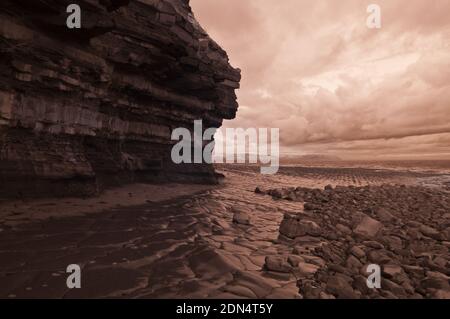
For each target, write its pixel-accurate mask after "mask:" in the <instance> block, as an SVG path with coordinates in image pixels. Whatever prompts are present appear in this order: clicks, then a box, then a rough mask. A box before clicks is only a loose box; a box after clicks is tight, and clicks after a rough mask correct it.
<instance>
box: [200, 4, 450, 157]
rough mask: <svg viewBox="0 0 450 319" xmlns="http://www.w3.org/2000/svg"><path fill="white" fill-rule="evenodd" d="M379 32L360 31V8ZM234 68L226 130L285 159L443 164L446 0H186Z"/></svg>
mask: <svg viewBox="0 0 450 319" xmlns="http://www.w3.org/2000/svg"><path fill="white" fill-rule="evenodd" d="M371 3H377V4H379V5H380V7H381V9H382V27H381V29H369V28H367V26H366V19H367V17H368V13H367V12H366V9H367V6H368V5H369V4H371ZM191 6H192V7H193V10H194V13H195V14H196V17H197V19H198V20H199V21H200V23H201V24H202V25H203V26H204V27H205V29H206V30H207V31H208V32H209V33H210V34H211V36H212V37H213V38H215V39H216V40H217V41H218V42H219V43H220V44H221V45H222V46H223V47H224V48H225V49H226V50H227V52H228V53H229V56H230V59H231V62H232V64H234V65H235V66H237V67H239V68H241V69H242V73H243V80H242V88H241V90H240V92H239V102H240V105H241V107H240V110H239V113H238V117H237V119H236V120H234V121H231V122H228V123H226V126H228V127H279V128H280V132H281V141H282V147H283V150H284V151H285V152H294V153H299V154H302V153H308V152H316V153H332V154H336V155H340V156H343V157H358V158H360V157H373V156H376V155H379V154H383V155H388V156H394V157H395V156H403V157H412V156H414V157H417V155H420V154H422V155H423V156H427V157H429V156H435V157H445V156H447V158H450V156H449V155H450V143H449V141H450V19H448V12H450V0H436V1H423V0H384V1H361V0H342V1H325V0H319V1H312V0H283V1H275V0H214V1H207V0H191Z"/></svg>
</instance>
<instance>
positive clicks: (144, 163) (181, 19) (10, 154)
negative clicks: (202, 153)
mask: <svg viewBox="0 0 450 319" xmlns="http://www.w3.org/2000/svg"><path fill="white" fill-rule="evenodd" d="M70 3H73V1H64V0H45V1H44V0H3V1H1V3H0V61H2V62H1V64H0V194H1V196H0V197H3V196H8V195H17V196H32V195H48V194H52V195H91V194H94V193H96V192H98V190H99V189H101V188H103V187H105V186H109V185H116V184H122V183H125V182H131V181H151V182H159V181H194V182H197V181H199V182H214V181H215V180H216V177H215V174H214V170H213V168H212V166H211V165H207V164H196V165H187V164H186V165H175V164H173V162H172V161H171V158H170V153H171V152H170V151H171V148H172V145H173V143H174V142H173V141H171V132H172V130H173V129H174V128H177V127H186V128H189V129H190V130H192V129H193V121H194V120H200V119H201V120H203V127H204V128H207V127H220V126H221V124H222V120H223V119H233V118H234V117H235V114H236V111H237V107H238V105H237V102H236V95H235V89H237V88H238V87H239V81H240V70H238V69H234V68H233V67H231V66H230V64H229V62H228V57H227V54H226V52H225V51H224V50H222V49H221V48H220V47H219V45H217V44H216V43H215V42H214V41H213V40H212V39H211V38H209V36H208V35H207V34H206V32H205V31H204V30H203V29H202V28H201V27H200V26H199V24H198V23H197V21H196V20H195V18H194V16H193V14H192V12H191V8H190V6H189V1H187V0H134V1H127V0H117V1H114V0H78V1H76V3H77V4H78V5H79V6H80V8H81V14H82V15H81V22H82V27H81V29H69V28H67V26H66V19H67V16H68V15H69V14H68V13H66V7H67V6H68V5H69V4H70Z"/></svg>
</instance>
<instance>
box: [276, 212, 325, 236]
mask: <svg viewBox="0 0 450 319" xmlns="http://www.w3.org/2000/svg"><path fill="white" fill-rule="evenodd" d="M280 234H282V235H284V236H286V237H288V238H296V237H301V236H305V235H310V236H320V235H321V228H320V227H319V225H317V224H316V223H315V222H314V221H312V220H308V219H305V218H303V217H302V216H296V215H290V214H285V215H284V219H283V221H282V222H281V225H280Z"/></svg>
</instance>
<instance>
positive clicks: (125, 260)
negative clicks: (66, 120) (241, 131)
mask: <svg viewBox="0 0 450 319" xmlns="http://www.w3.org/2000/svg"><path fill="white" fill-rule="evenodd" d="M219 169H220V170H221V172H223V173H224V175H225V176H226V178H225V180H224V183H223V184H222V185H219V186H215V187H202V186H195V187H193V186H192V185H171V186H170V187H169V186H164V187H163V188H161V187H160V186H152V185H130V186H126V187H123V188H120V189H115V190H110V191H107V192H106V193H105V194H103V195H102V196H101V197H100V198H93V199H84V200H83V199H70V200H69V199H58V200H54V199H52V200H40V201H32V202H27V203H23V202H14V203H10V202H8V203H2V204H1V206H0V209H1V210H0V211H1V213H0V297H2V298H28V297H29V298H74V297H82V298H101V297H122V298H305V297H308V296H313V295H311V294H309V293H308V292H307V291H306V290H305V289H304V287H303V286H302V285H303V284H302V282H304V280H305V279H308V278H311V276H312V275H314V274H315V273H319V274H320V271H322V270H323V269H324V270H327V269H328V268H327V267H329V266H330V264H331V262H330V261H329V260H328V259H327V258H326V257H324V256H323V254H322V255H321V254H320V253H319V252H318V250H317V249H316V248H317V247H320V246H321V245H320V243H321V242H323V241H328V242H331V243H336V244H339V242H340V241H339V240H333V239H329V238H327V237H326V236H325V237H323V236H322V237H319V238H317V237H316V238H313V237H314V236H309V237H308V238H302V240H300V242H298V241H297V242H296V241H294V242H292V241H289V240H288V239H286V238H283V236H281V237H280V224H281V223H282V221H283V218H284V216H285V215H286V214H288V215H289V214H292V215H298V214H303V213H306V214H309V213H310V212H309V209H310V207H306V208H305V202H308V201H311V199H302V200H286V199H283V198H276V197H273V196H267V195H261V194H257V193H255V191H254V190H255V187H257V186H259V187H261V188H265V189H277V188H286V187H298V186H302V187H305V188H323V187H324V186H326V185H329V184H331V185H332V186H338V185H341V186H348V185H354V186H358V187H362V186H365V185H371V187H372V186H373V187H378V186H379V185H385V184H403V185H407V187H420V188H421V189H422V187H423V186H420V181H421V180H429V179H430V178H431V179H435V180H437V182H433V183H431V184H432V185H431V186H429V187H428V188H427V189H431V188H430V187H439V192H441V191H442V186H439V185H441V184H439V183H440V182H441V180H442V178H441V177H442V176H441V175H442V174H437V173H434V175H433V174H430V173H426V174H425V173H424V174H420V173H408V172H401V173H398V172H392V171H391V172H390V173H389V172H386V171H374V170H370V169H335V168H329V169H327V168H297V169H295V168H282V169H281V170H280V174H279V175H275V176H263V175H260V174H258V173H257V170H256V169H255V168H254V167H241V166H220V167H219ZM436 185H438V186H436ZM439 194H440V195H439V196H447V195H445V194H447V193H439ZM442 194H444V195H442ZM445 198H446V197H445ZM445 203H447V202H445ZM445 209H448V207H446V208H445V207H444V210H445ZM442 214H443V215H442V216H440V217H439V218H443V216H444V215H445V214H444V213H442ZM408 216H409V215H408ZM447 220H448V219H447ZM321 226H322V225H321ZM306 239H308V240H306ZM446 240H448V239H440V243H439V247H440V248H442V247H446V246H445V242H446ZM447 243H448V242H447ZM436 245H437V244H436ZM436 247H437V246H436ZM447 247H448V246H447ZM294 249H295V251H293V250H294ZM441 255H442V254H441V253H440V256H441ZM268 257H273V258H272V260H267V258H268ZM289 257H290V259H289V261H290V263H291V264H293V263H292V261H293V260H294V261H298V263H297V266H298V265H299V263H302V264H301V265H302V267H307V270H308V271H306V272H305V271H298V269H296V267H293V268H294V269H291V268H290V267H291V266H289V267H287V268H288V269H287V271H286V269H284V268H283V267H282V266H283V265H282V264H283V262H284V260H283V258H289ZM434 257H435V256H434ZM434 257H433V258H434ZM277 258H278V259H279V258H281V259H282V260H281V261H280V263H279V264H281V267H277V262H278V261H279V260H277ZM442 258H444V259H445V258H448V257H446V256H445V255H444V257H442ZM442 258H441V259H442ZM447 260H448V259H447ZM272 261H275V266H273V264H274V263H273V262H272ZM344 262H345V261H344ZM69 264H79V265H80V266H81V267H82V288H81V289H72V290H70V289H68V288H67V287H66V278H67V275H68V274H66V273H65V269H66V267H67V265H69ZM294 264H295V262H294ZM308 267H309V268H308ZM421 267H423V269H424V271H426V270H427V269H428V268H426V267H427V266H421ZM444 268H445V263H444ZM311 269H312V270H311ZM303 270H305V269H303ZM435 271H436V270H435ZM440 273H442V270H441V272H440ZM443 275H445V276H446V274H445V273H444V274H443ZM346 276H349V274H346ZM302 280H303V281H302ZM444 281H445V279H444ZM444 288H445V287H444ZM302 289H303V290H302ZM441 290H444V291H445V289H441ZM414 293H415V292H414ZM427 293H428V292H427V291H425V292H424V295H423V296H424V297H427V296H428V295H427ZM317 297H332V294H330V293H326V292H325V291H324V293H323V294H322V295H321V296H319V295H317ZM381 297H382V296H381ZM384 297H389V295H386V296H384ZM391 297H392V296H391ZM415 297H419V296H415ZM431 297H433V296H431Z"/></svg>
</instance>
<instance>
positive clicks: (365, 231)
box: [353, 216, 383, 238]
mask: <svg viewBox="0 0 450 319" xmlns="http://www.w3.org/2000/svg"><path fill="white" fill-rule="evenodd" d="M382 228H383V224H382V223H380V222H379V221H377V220H375V219H373V218H371V217H369V216H364V217H363V219H362V220H361V222H360V223H359V224H358V225H357V226H356V228H355V229H354V230H353V232H354V233H355V234H356V235H359V236H361V237H368V238H373V237H376V236H377V235H378V233H379V232H380V230H381V229H382Z"/></svg>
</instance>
